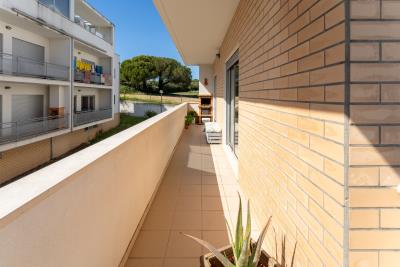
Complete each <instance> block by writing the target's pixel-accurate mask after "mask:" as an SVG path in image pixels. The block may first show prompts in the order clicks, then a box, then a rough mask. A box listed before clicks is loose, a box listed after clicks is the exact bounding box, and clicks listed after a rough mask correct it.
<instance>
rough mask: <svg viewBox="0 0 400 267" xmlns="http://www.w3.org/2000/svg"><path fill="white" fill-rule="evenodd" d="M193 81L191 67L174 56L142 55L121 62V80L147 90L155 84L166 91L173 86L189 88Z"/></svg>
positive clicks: (136, 87)
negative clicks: (184, 64) (173, 57)
mask: <svg viewBox="0 0 400 267" xmlns="http://www.w3.org/2000/svg"><path fill="white" fill-rule="evenodd" d="M191 81H192V71H191V69H190V68H188V67H186V66H183V65H182V64H181V63H179V62H178V61H177V60H175V59H172V58H166V57H154V56H144V55H141V56H137V57H134V58H132V59H128V60H125V61H124V62H123V63H122V64H121V82H122V83H123V84H126V85H129V86H131V87H133V88H135V89H138V90H142V91H145V92H149V91H150V90H152V89H151V88H150V87H152V85H153V84H156V85H155V86H156V87H157V89H158V90H164V91H165V92H166V93H167V92H168V91H169V90H170V89H171V88H184V89H189V87H190V84H191ZM149 85H150V86H149ZM167 85H168V86H167Z"/></svg>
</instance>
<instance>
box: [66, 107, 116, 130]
mask: <svg viewBox="0 0 400 267" xmlns="http://www.w3.org/2000/svg"><path fill="white" fill-rule="evenodd" d="M111 118H112V109H111V108H108V109H101V110H88V111H80V112H76V113H75V114H74V127H78V126H82V125H85V124H89V123H93V122H98V121H102V120H106V119H111Z"/></svg>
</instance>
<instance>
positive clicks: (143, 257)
mask: <svg viewBox="0 0 400 267" xmlns="http://www.w3.org/2000/svg"><path fill="white" fill-rule="evenodd" d="M202 129H203V126H193V127H190V128H189V130H185V131H184V134H183V135H182V138H181V140H180V142H179V144H178V146H177V147H176V149H175V152H174V155H173V157H172V159H171V162H170V165H169V166H168V169H167V171H166V173H165V175H164V178H163V180H162V182H161V185H160V188H159V191H158V192H157V195H156V197H155V199H154V201H153V204H152V206H151V209H150V212H149V214H148V216H147V218H146V219H145V222H144V224H143V228H142V231H141V232H140V234H139V237H138V239H137V240H136V243H135V244H134V248H133V250H132V251H131V256H130V259H129V261H128V263H127V265H126V266H127V267H149V266H151V267H160V266H163V267H181V266H182V267H198V266H200V262H199V258H198V257H200V256H201V255H202V254H205V253H206V252H207V250H206V249H203V248H202V247H201V245H199V244H197V243H196V242H195V241H193V240H191V239H189V238H187V237H185V236H183V235H182V234H180V232H185V233H188V234H192V235H194V236H196V237H199V238H202V239H205V240H207V241H209V242H211V243H212V244H214V245H215V246H217V247H222V246H224V245H226V244H228V243H229V240H228V233H227V229H226V223H225V216H227V218H228V219H227V220H228V222H229V223H230V224H231V225H232V222H233V221H235V220H236V210H237V207H235V206H236V205H237V202H235V201H237V196H236V191H237V190H235V188H237V187H238V182H237V180H236V178H235V176H234V173H233V171H232V169H231V166H230V164H229V162H228V161H227V157H226V156H225V151H224V148H223V146H222V145H212V146H210V145H208V144H207V143H206V139H205V137H204V133H203V132H202ZM231 217H235V218H231Z"/></svg>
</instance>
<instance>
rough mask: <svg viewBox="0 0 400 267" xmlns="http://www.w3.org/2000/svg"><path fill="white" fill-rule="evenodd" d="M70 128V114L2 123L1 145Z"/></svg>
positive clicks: (0, 132) (0, 129) (0, 127)
mask: <svg viewBox="0 0 400 267" xmlns="http://www.w3.org/2000/svg"><path fill="white" fill-rule="evenodd" d="M68 128H69V115H68V114H67V115H63V116H49V117H43V118H35V119H30V120H25V121H18V122H7V123H0V145H4V144H8V143H12V142H18V141H22V140H25V139H29V138H33V137H37V136H40V135H43V134H47V133H51V132H55V131H59V130H62V129H68Z"/></svg>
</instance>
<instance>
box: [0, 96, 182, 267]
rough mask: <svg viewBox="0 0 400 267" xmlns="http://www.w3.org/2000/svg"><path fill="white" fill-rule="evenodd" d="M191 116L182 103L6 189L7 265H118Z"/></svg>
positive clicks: (2, 260) (2, 240)
mask: <svg viewBox="0 0 400 267" xmlns="http://www.w3.org/2000/svg"><path fill="white" fill-rule="evenodd" d="M186 112H187V105H186V104H181V105H179V106H177V107H175V108H174V109H172V110H169V111H166V112H164V113H162V114H159V115H157V116H155V117H153V118H151V119H149V120H147V121H145V122H143V123H141V124H138V125H136V126H133V127H131V128H129V129H127V130H125V131H123V132H121V133H119V134H117V135H115V136H112V137H110V138H108V139H106V140H104V141H102V142H100V143H98V144H95V145H93V146H91V147H89V148H87V149H84V150H82V151H80V152H78V153H76V154H73V155H72V156H69V157H68V158H65V159H63V160H61V161H58V162H56V163H54V164H52V165H50V166H48V167H46V168H44V169H41V170H39V171H37V172H35V173H33V174H31V175H28V176H26V177H24V178H22V179H21V180H18V181H15V182H14V183H11V184H9V185H7V186H5V187H3V188H0V266H7V267H17V266H18V267H19V266H30V267H47V266H48V267H54V266H57V267H64V266H65V267H70V266H74V267H80V266H82V267H83V266H84V267H88V266H96V267H103V266H104V267H113V266H118V265H119V264H120V262H121V259H122V258H123V256H124V254H125V252H126V250H127V248H128V245H129V243H130V241H131V239H132V237H133V235H134V233H135V231H136V229H137V227H138V226H139V224H140V221H141V219H142V216H143V214H144V213H145V211H146V208H147V206H148V204H149V202H150V201H151V199H152V196H153V194H154V193H155V190H156V189H157V186H158V184H159V182H160V181H161V178H162V176H163V174H164V171H165V169H166V167H167V165H168V162H169V160H170V158H171V156H172V154H173V152H174V148H175V146H176V144H177V143H178V141H179V138H180V136H181V133H182V130H183V121H184V116H185V115H186Z"/></svg>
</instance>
